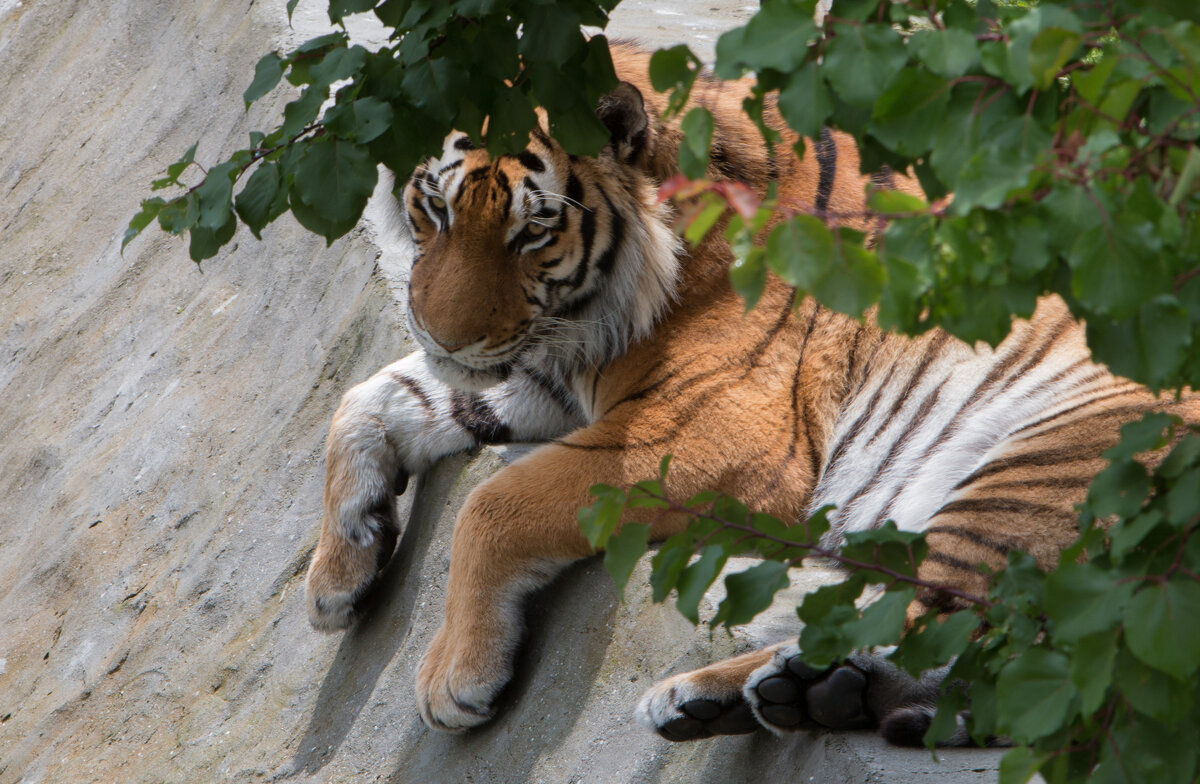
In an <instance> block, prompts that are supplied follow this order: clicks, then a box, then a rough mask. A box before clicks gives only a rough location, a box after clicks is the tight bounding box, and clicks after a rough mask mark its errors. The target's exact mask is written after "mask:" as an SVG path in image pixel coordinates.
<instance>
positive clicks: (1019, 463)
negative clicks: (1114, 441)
mask: <svg viewBox="0 0 1200 784" xmlns="http://www.w3.org/2000/svg"><path fill="white" fill-rule="evenodd" d="M1107 448H1108V445H1107V444H1083V445H1072V446H1068V447H1059V448H1056V449H1041V450H1038V451H1036V452H1026V453H1025V454H1022V455H1013V456H1012V457H1002V458H1000V459H998V460H993V461H991V462H990V463H987V464H986V465H983V466H981V467H979V468H977V469H976V470H975V471H973V472H972V473H971V474H970V475H969V476H967V478H966V479H963V480H962V481H961V482H959V483H958V484H956V485H955V486H954V488H953V489H954V490H961V489H963V488H964V487H966V486H967V485H970V484H972V483H974V482H978V481H979V480H980V479H983V478H984V477H985V476H991V475H993V474H999V473H1003V472H1005V471H1009V470H1011V469H1014V468H1031V467H1040V466H1057V465H1060V464H1062V463H1070V462H1078V461H1080V460H1093V459H1095V458H1097V457H1099V455H1100V452H1101V451H1102V450H1104V449H1107Z"/></svg>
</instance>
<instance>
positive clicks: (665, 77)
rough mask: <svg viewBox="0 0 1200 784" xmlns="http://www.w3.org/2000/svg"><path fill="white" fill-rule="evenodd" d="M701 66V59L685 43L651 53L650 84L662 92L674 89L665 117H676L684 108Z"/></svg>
mask: <svg viewBox="0 0 1200 784" xmlns="http://www.w3.org/2000/svg"><path fill="white" fill-rule="evenodd" d="M700 68H701V62H700V59H699V58H698V57H696V55H694V54H692V50H691V49H689V48H688V47H687V46H685V45H684V44H679V45H678V46H673V47H671V48H670V49H659V50H658V51H656V52H655V53H654V54H652V55H650V84H651V85H652V86H653V87H654V89H655V90H657V91H659V92H660V93H663V92H666V91H667V90H671V91H672V94H671V97H670V100H669V101H668V103H667V110H666V111H665V112H664V114H663V116H664V119H670V118H671V117H674V116H675V115H676V114H678V113H679V111H680V110H681V109H683V106H684V104H686V103H687V100H688V96H689V95H690V94H691V91H692V84H693V83H694V82H695V81H696V76H697V75H698V74H699V73H700Z"/></svg>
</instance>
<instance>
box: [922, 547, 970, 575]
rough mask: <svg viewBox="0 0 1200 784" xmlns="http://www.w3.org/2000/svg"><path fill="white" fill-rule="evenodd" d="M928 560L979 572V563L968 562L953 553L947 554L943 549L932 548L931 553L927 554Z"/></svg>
mask: <svg viewBox="0 0 1200 784" xmlns="http://www.w3.org/2000/svg"><path fill="white" fill-rule="evenodd" d="M925 560H926V561H933V562H934V563H938V564H941V565H942V566H949V567H950V568H951V569H959V570H961V571H964V572H972V573H975V574H978V573H979V564H972V563H967V562H966V561H964V560H963V559H961V558H955V557H954V556H953V555H947V554H946V553H943V552H942V551H941V550H930V551H929V555H927V556H925Z"/></svg>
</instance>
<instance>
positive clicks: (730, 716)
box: [708, 700, 762, 735]
mask: <svg viewBox="0 0 1200 784" xmlns="http://www.w3.org/2000/svg"><path fill="white" fill-rule="evenodd" d="M761 726H762V725H761V724H759V723H758V719H756V718H754V711H752V710H750V705H749V704H748V703H747V702H745V701H744V700H738V701H737V702H735V703H734V704H733V707H732V708H730V709H729V710H727V711H725V712H724V713H722V714H721V715H720V716H718V717H717V718H715V719H713V720H712V721H710V722H709V723H708V729H709V731H710V732H712V733H713V734H714V735H745V734H746V733H748V732H754V731H755V730H757V729H758V728H759V727H761Z"/></svg>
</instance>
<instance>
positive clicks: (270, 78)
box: [193, 52, 287, 150]
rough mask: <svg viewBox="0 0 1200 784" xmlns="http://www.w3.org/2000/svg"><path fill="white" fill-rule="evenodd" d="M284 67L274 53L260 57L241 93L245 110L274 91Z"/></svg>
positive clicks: (283, 63)
mask: <svg viewBox="0 0 1200 784" xmlns="http://www.w3.org/2000/svg"><path fill="white" fill-rule="evenodd" d="M286 65H287V64H286V63H285V62H284V61H283V60H282V59H280V57H279V55H277V54H276V53H275V52H267V53H266V54H265V55H263V56H262V58H261V59H260V60H259V61H258V64H257V65H255V66H254V79H253V81H251V82H250V86H249V87H247V88H246V92H244V93H242V100H244V101H245V102H246V108H247V109H249V108H250V104H252V103H254V102H255V101H257V100H258V99H259V98H262V97H263V96H264V95H266V94H267V93H269V92H271V91H272V90H274V89H275V85H277V84H279V80H280V79H282V78H283V69H284V67H285V66H286ZM194 149H195V148H194V147H193V150H194Z"/></svg>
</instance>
